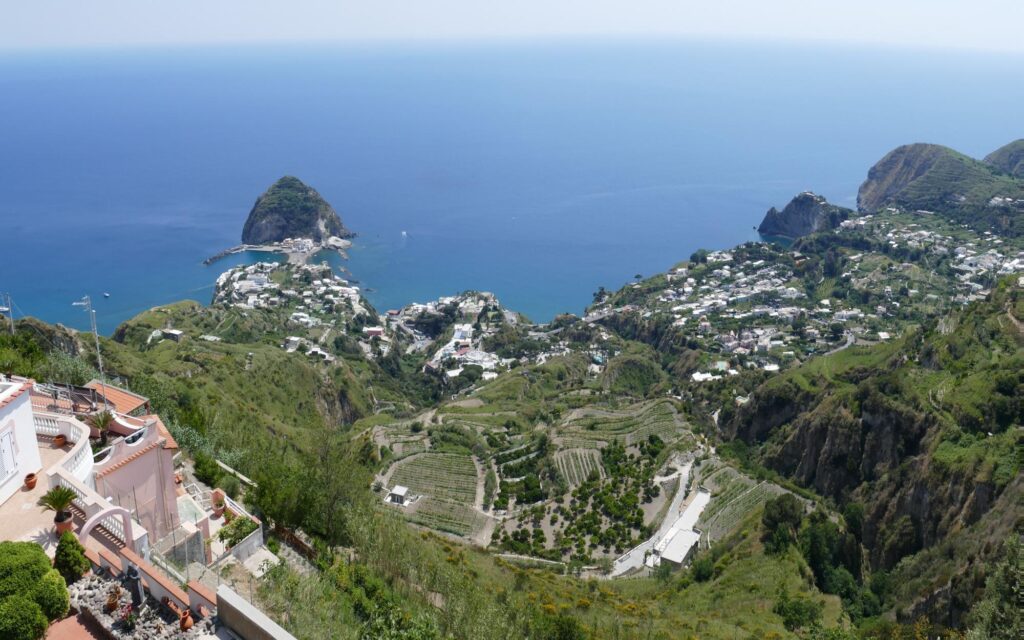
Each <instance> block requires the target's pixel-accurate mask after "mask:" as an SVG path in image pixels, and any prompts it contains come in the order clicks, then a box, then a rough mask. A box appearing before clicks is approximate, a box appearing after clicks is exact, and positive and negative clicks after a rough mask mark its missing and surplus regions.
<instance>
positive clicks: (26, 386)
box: [0, 380, 32, 407]
mask: <svg viewBox="0 0 1024 640" xmlns="http://www.w3.org/2000/svg"><path fill="white" fill-rule="evenodd" d="M11 384H16V385H20V386H19V387H18V388H17V389H15V390H14V393H12V394H11V395H9V396H7V397H6V398H4V399H3V400H0V407H6V406H7V405H9V404H10V403H12V402H14V400H15V398H17V397H18V396H20V395H21V394H23V393H25V392H26V391H28V390H29V389H31V388H32V382H31V381H28V382H21V381H17V380H12V381H11Z"/></svg>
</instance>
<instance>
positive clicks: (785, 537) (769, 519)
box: [761, 493, 804, 553]
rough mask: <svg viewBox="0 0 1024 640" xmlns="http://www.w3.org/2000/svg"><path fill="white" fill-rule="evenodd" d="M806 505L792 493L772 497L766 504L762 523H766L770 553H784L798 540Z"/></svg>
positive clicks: (767, 546)
mask: <svg viewBox="0 0 1024 640" xmlns="http://www.w3.org/2000/svg"><path fill="white" fill-rule="evenodd" d="M803 515H804V507H803V505H802V504H800V501H799V500H797V499H796V497H794V496H793V495H792V494H790V493H784V494H782V495H781V496H779V497H777V498H772V499H771V500H769V501H768V502H766V503H765V505H764V513H763V514H762V515H761V523H762V524H763V525H764V538H763V540H764V544H765V550H766V551H768V553H782V552H783V551H785V550H786V547H788V546H789V545H790V544H792V543H793V542H794V541H796V531H797V529H798V528H799V527H800V521H801V520H802V519H803Z"/></svg>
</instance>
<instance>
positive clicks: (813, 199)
mask: <svg viewBox="0 0 1024 640" xmlns="http://www.w3.org/2000/svg"><path fill="white" fill-rule="evenodd" d="M852 213H853V211H851V210H850V209H847V208H845V207H839V206H836V205H834V204H829V202H828V201H827V200H825V198H823V197H822V196H819V195H816V194H814V193H811V192H809V191H805V192H804V193H801V194H800V195H798V196H797V197H795V198H793V199H792V200H791V201H790V202H789V204H787V205H786V207H785V208H784V209H783V210H782V211H779V210H778V209H776V208H775V207H772V208H771V209H769V210H768V213H766V214H765V216H764V220H763V221H762V222H761V226H759V227H758V228H757V231H758V233H760V234H762V235H766V236H782V237H786V238H799V237H801V236H806V235H808V234H811V233H816V232H818V231H828V230H829V229H835V228H836V227H838V226H839V223H841V222H842V221H843V220H846V219H848V218H849V217H850V215H851V214H852Z"/></svg>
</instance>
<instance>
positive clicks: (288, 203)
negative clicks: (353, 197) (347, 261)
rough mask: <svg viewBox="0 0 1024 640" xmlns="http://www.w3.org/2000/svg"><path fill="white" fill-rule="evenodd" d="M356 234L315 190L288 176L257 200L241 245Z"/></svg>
mask: <svg viewBox="0 0 1024 640" xmlns="http://www.w3.org/2000/svg"><path fill="white" fill-rule="evenodd" d="M353 235H354V234H353V233H352V232H351V231H349V230H348V229H346V228H345V226H344V225H343V224H342V223H341V218H339V217H338V213H337V212H336V211H335V210H334V208H333V207H331V205H330V204H328V203H327V201H326V200H324V199H323V198H322V197H321V196H320V194H319V193H317V192H316V190H315V189H313V188H312V187H310V186H308V185H306V184H305V183H303V182H302V181H301V180H299V179H298V178H295V177H292V176H285V177H283V178H281V179H280V180H278V181H277V182H275V183H274V184H272V185H271V186H270V188H269V189H267V190H266V191H265V192H264V193H263V195H261V196H260V197H259V198H257V199H256V204H254V205H253V207H252V211H250V212H249V217H248V218H247V219H246V221H245V226H244V227H243V228H242V242H244V243H246V244H263V243H269V242H280V241H281V240H284V239H285V238H312V239H313V240H315V241H317V242H321V241H323V240H326V239H328V238H330V237H331V236H337V237H339V238H350V237H352V236H353Z"/></svg>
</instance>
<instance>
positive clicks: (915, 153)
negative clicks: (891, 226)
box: [857, 143, 970, 212]
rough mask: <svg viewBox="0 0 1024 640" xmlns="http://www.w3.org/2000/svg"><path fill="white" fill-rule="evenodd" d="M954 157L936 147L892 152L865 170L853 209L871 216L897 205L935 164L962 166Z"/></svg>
mask: <svg viewBox="0 0 1024 640" xmlns="http://www.w3.org/2000/svg"><path fill="white" fill-rule="evenodd" d="M957 156H959V154H957V153H956V152H955V151H953V150H952V149H949V148H947V147H942V146H939V145H937V144H920V143H918V144H907V145H903V146H902V147H897V148H895V149H893V150H892V151H890V152H889V153H887V154H885V157H883V158H882V159H881V160H879V161H878V162H876V163H875V165H874V166H873V167H871V169H869V170H868V177H867V180H865V181H864V183H863V184H862V185H861V186H860V189H859V190H858V192H857V207H858V208H859V209H860V210H861V211H871V212H873V211H878V210H880V209H882V208H883V207H885V206H888V205H890V204H896V203H898V202H899V201H900V199H901V196H902V195H904V191H905V190H906V189H907V187H909V186H910V185H911V184H913V183H914V181H916V180H919V179H920V178H922V177H923V176H925V175H926V174H927V173H928V172H929V171H931V170H932V168H934V167H935V166H936V165H937V164H940V163H945V164H955V163H957V161H958V160H959V161H960V162H959V163H960V164H966V162H965V161H964V160H961V159H959V158H957ZM965 160H970V158H965ZM954 169H955V167H954Z"/></svg>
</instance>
